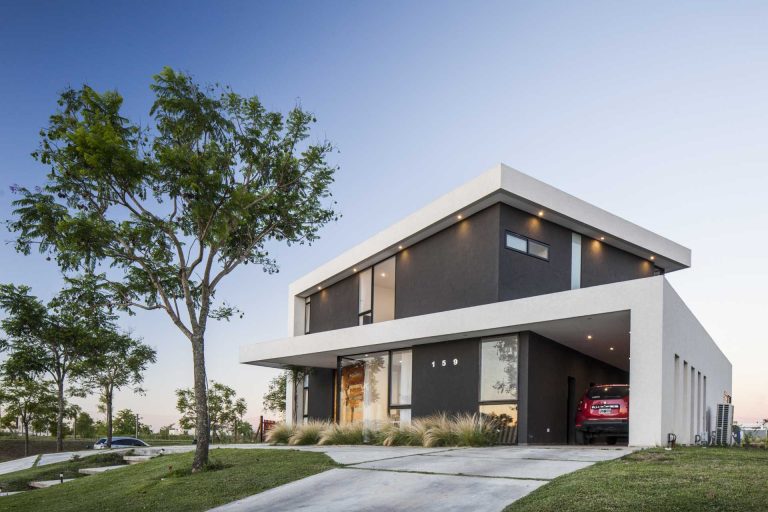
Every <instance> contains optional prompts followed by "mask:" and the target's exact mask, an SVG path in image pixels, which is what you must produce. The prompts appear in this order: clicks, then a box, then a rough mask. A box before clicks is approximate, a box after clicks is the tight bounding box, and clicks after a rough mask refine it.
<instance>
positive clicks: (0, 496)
mask: <svg viewBox="0 0 768 512" xmlns="http://www.w3.org/2000/svg"><path fill="white" fill-rule="evenodd" d="M22 492H24V491H10V492H0V498H2V497H3V496H13V495H14V494H20V493H22Z"/></svg>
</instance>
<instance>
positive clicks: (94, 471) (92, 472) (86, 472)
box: [78, 464, 128, 475]
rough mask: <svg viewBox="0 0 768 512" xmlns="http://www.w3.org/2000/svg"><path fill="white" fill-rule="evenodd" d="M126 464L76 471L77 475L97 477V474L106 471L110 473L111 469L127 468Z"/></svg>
mask: <svg viewBox="0 0 768 512" xmlns="http://www.w3.org/2000/svg"><path fill="white" fill-rule="evenodd" d="M127 467H128V464H121V465H120V466H102V467H100V468H84V469H81V470H80V471H78V473H80V474H83V475H98V474H99V473H106V472H107V471H112V470H113V469H120V468H127Z"/></svg>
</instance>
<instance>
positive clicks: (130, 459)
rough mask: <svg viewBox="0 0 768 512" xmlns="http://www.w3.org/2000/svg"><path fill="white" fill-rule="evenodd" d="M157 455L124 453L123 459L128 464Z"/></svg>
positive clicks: (140, 461)
mask: <svg viewBox="0 0 768 512" xmlns="http://www.w3.org/2000/svg"><path fill="white" fill-rule="evenodd" d="M155 457H156V455H123V460H124V461H125V462H127V463H128V464H141V463H142V462H147V461H148V460H150V459H153V458H155Z"/></svg>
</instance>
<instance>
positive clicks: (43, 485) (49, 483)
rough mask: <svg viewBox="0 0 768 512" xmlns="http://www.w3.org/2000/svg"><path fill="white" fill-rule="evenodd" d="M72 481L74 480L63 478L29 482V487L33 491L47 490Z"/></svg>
mask: <svg viewBox="0 0 768 512" xmlns="http://www.w3.org/2000/svg"><path fill="white" fill-rule="evenodd" d="M72 480H74V478H65V479H64V480H63V481H62V480H40V481H38V482H29V486H30V487H32V488H33V489H47V488H48V487H53V486H54V485H59V484H63V483H66V482H71V481H72Z"/></svg>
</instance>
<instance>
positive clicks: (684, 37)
mask: <svg viewBox="0 0 768 512" xmlns="http://www.w3.org/2000/svg"><path fill="white" fill-rule="evenodd" d="M15 4H16V5H12V4H11V2H3V3H2V5H1V6H0V218H2V219H7V218H8V217H9V215H10V201H11V200H12V196H11V194H10V193H9V186H10V185H11V184H14V183H19V184H24V185H35V184H39V183H41V181H42V178H43V174H44V169H43V168H42V167H41V166H40V165H38V164H37V163H35V162H34V161H33V160H32V159H31V158H30V156H29V153H30V152H31V151H33V150H34V149H35V148H36V145H37V142H38V131H39V129H40V128H41V127H43V126H44V125H45V124H46V122H47V117H48V116H49V115H50V114H51V113H52V112H53V110H54V108H55V99H56V97H57V94H58V93H59V92H60V91H61V90H62V89H63V88H64V87H65V86H67V85H73V86H79V85H80V84H82V83H84V82H85V83H88V84H90V85H91V86H93V87H95V88H97V89H105V88H117V89H118V90H119V91H120V92H121V93H122V94H123V95H124V96H125V100H126V101H125V107H126V113H127V114H128V115H129V116H130V117H132V118H133V119H136V120H141V121H143V122H147V120H148V110H149V106H150V104H151V101H152V96H151V94H150V91H149V87H148V86H149V83H150V80H151V76H152V75H153V74H154V73H156V72H158V71H159V70H160V69H161V68H162V67H163V66H166V65H168V66H172V67H175V68H178V69H182V70H185V71H188V72H191V73H193V74H194V75H195V76H196V77H197V78H198V79H199V80H200V81H203V82H214V81H219V82H224V83H229V84H230V85H232V86H233V88H234V89H235V90H237V91H239V92H241V93H243V94H257V95H258V96H259V97H260V98H261V99H262V101H263V102H264V103H265V104H266V105H267V106H268V107H269V108H272V109H276V110H282V111H285V110H287V109H289V108H291V107H292V106H293V105H294V104H296V102H297V101H300V102H301V104H302V105H303V106H304V107H305V108H307V109H309V110H311V111H313V112H314V113H315V114H316V116H317V118H318V120H319V123H318V125H317V130H316V132H315V134H316V137H318V138H325V137H327V138H328V139H330V140H332V141H333V142H334V143H335V144H336V145H337V146H338V148H339V150H340V152H339V153H338V154H335V155H334V156H333V160H334V163H337V164H338V165H339V166H340V167H341V170H340V172H339V173H338V175H337V181H336V184H335V185H334V193H335V196H336V198H337V200H338V201H339V206H340V209H341V211H342V213H343V215H344V216H343V218H342V219H341V220H340V221H339V222H338V223H336V224H334V225H331V226H328V227H327V228H326V229H324V230H323V232H322V239H321V240H320V241H319V242H318V243H316V244H315V245H314V246H312V247H294V248H290V249H279V250H277V251H276V254H277V255H278V257H279V262H280V265H281V272H280V273H279V274H277V275H273V276H269V275H267V274H264V273H262V272H260V271H258V270H256V269H254V268H250V267H246V268H242V269H240V270H239V271H238V272H236V273H235V275H234V278H233V279H230V280H229V282H227V283H226V284H225V285H224V286H223V288H222V290H221V295H220V296H221V297H225V296H226V297H228V298H230V299H231V301H232V302H233V303H235V304H237V305H239V306H240V308H241V309H242V310H243V311H244V312H245V313H246V315H245V318H244V319H242V320H235V321H232V322H231V323H222V324H214V325H213V326H212V327H211V329H210V330H209V333H208V347H207V358H208V375H209V377H210V378H211V379H213V380H218V381H221V382H224V383H226V384H229V385H232V386H234V387H235V388H236V389H237V390H238V392H239V393H240V394H242V395H243V396H245V397H246V399H247V400H248V403H249V405H250V410H249V414H248V417H249V419H251V420H253V419H254V418H257V417H258V415H259V414H260V412H261V396H262V394H263V393H264V391H265V390H266V385H267V382H268V380H269V379H270V378H271V377H272V376H274V375H275V374H276V372H275V370H269V369H263V368H255V367H246V366H241V365H239V364H238V362H237V351H238V346H239V345H240V344H243V343H248V342H252V341H256V340H261V339H270V338H276V337H282V336H285V335H287V323H288V322H287V307H286V303H287V300H286V293H287V287H288V283H290V282H291V281H292V280H294V279H296V278H297V277H299V276H301V275H303V274H304V273H306V272H308V271H310V270H311V269H312V268H314V267H316V266H317V265H319V264H321V263H323V262H325V261H327V260H328V259H330V258H331V257H333V256H335V255H337V254H338V253H340V252H341V251H343V250H344V249H347V248H349V247H351V246H353V245H355V244H356V243H358V242H360V241H362V240H364V239H366V238H368V237H369V236H370V235H373V234H375V233H376V232H378V231H379V230H381V229H383V228H385V227H387V226H388V225H390V224H392V223H393V222H395V221H397V220H399V219H400V218H402V217H404V216H406V215H407V214H409V213H411V212H412V211H414V210H416V209H418V208H419V207H421V206H423V205H424V204H426V203H427V202H429V201H431V200H432V199H435V198H437V197H439V196H440V195H442V194H443V193H445V192H448V191H450V190H451V189H453V188H455V187H456V186H458V185H460V184H462V183H463V182H465V181H468V180H469V179H471V178H472V177H474V176H476V175H477V174H479V173H481V172H482V171H484V170H486V169H487V168H489V167H490V166H492V165H493V164H495V163H497V162H500V161H502V162H504V163H506V164H508V165H511V166H512V167H515V168H517V169H519V170H521V171H523V172H526V173H528V174H531V175H532V176H534V177H536V178H538V179H541V180H543V181H545V182H547V183H550V184H552V185H554V186H556V187H558V188H561V189H563V190H565V191H567V192H569V193H571V194H574V195H576V196H578V197H581V198H582V199H585V200H587V201H589V202H592V203H594V204H596V205H598V206H600V207H602V208H605V209H607V210H609V211H611V212H613V213H616V214H618V215H620V216H622V217H624V218H626V219H628V220H631V221H633V222H636V223H638V224H641V225H642V226H644V227H646V228H648V229H651V230H652V231H655V232H658V233H660V234H662V235H664V236H666V237H668V238H671V239H672V240H675V241H677V242H679V243H681V244H683V245H686V246H687V247H690V248H691V249H692V251H693V267H692V268H691V269H689V270H685V271H681V272H676V273H674V274H671V275H669V276H668V278H669V281H670V282H671V283H672V285H673V286H674V287H675V288H676V290H677V291H678V293H679V294H680V295H681V296H682V297H683V299H684V300H686V302H687V303H688V305H689V306H690V308H691V309H692V310H693V312H694V313H695V314H696V315H697V316H698V318H699V319H700V321H701V322H702V323H703V324H704V326H705V327H706V328H707V329H708V331H709V332H710V334H711V335H712V336H713V337H714V338H715V340H716V341H717V342H718V344H719V345H720V347H721V348H722V349H723V351H724V352H725V354H726V355H727V356H728V357H729V358H730V360H731V362H732V363H733V370H734V390H733V392H734V400H735V404H736V416H737V419H740V420H744V421H753V420H755V419H758V418H763V417H767V416H768V403H767V400H766V399H767V397H768V391H766V390H767V389H768V379H767V378H766V370H765V361H768V343H766V341H767V340H766V329H765V318H766V316H765V315H766V314H767V313H768V310H766V290H768V265H767V264H766V254H768V194H766V190H768V174H767V173H766V164H768V138H767V137H766V135H768V132H767V131H766V123H767V122H768V121H767V120H768V93H767V92H766V91H768V31H766V26H768V5H766V4H765V3H764V2H738V3H737V4H736V3H725V2H693V3H687V2H656V3H654V2H635V3H632V4H630V3H629V2H609V1H606V2H564V3H562V4H561V3H558V2H510V1H505V2H446V1H439V2H437V1H435V2H427V1H421V2H405V1H399V2H397V1H392V2H352V1H349V2H332V1H327V2H312V3H309V2H307V3H301V2H292V1H279V2H277V1H275V2H209V3H202V2H193V1H190V0H186V1H180V2H137V1H130V2H128V1H124V2H77V1H74V0H72V1H69V2H35V1H25V2H15ZM10 239H11V235H10V234H8V233H6V234H5V235H2V240H3V241H7V240H10ZM0 282H15V283H26V284H29V285H31V286H32V287H33V290H34V292H36V293H37V294H39V295H41V296H44V297H50V296H51V295H52V294H53V293H55V292H56V291H57V290H58V288H59V286H60V284H61V282H60V278H59V276H58V272H57V270H56V268H55V266H54V265H53V264H52V263H50V262H46V261H45V260H44V259H43V258H42V257H39V256H29V257H23V256H20V255H17V254H15V253H14V252H13V250H12V248H11V247H10V246H9V245H7V244H4V245H2V246H0ZM123 325H124V327H126V328H131V329H133V330H134V331H135V332H136V333H137V334H139V335H141V336H143V338H144V340H145V341H146V342H147V343H149V344H150V345H152V346H154V347H156V349H157V350H158V356H159V359H158V362H157V364H156V365H154V366H153V367H152V368H151V369H150V370H149V371H148V372H147V375H146V388H147V390H148V393H147V395H146V396H145V397H136V396H133V394H132V393H130V392H123V393H120V394H118V396H117V398H116V403H115V406H116V408H118V409H122V408H131V409H134V410H135V411H138V412H139V413H140V414H141V415H142V417H144V418H146V419H147V420H148V421H149V422H150V423H151V424H152V425H153V426H154V427H155V428H158V427H160V426H161V425H164V424H169V423H173V422H176V420H177V417H178V415H177V413H176V411H175V399H174V394H173V391H174V389H175V388H177V387H182V386H184V387H187V386H191V385H192V377H191V375H192V374H191V367H192V365H191V350H190V348H189V346H188V343H187V342H186V340H185V339H184V338H183V337H182V335H181V334H180V333H179V332H178V331H177V330H176V328H175V327H174V326H173V325H172V324H171V323H170V321H169V320H168V319H167V318H166V317H165V316H164V315H163V313H161V312H151V313H144V314H139V315H138V316H136V317H132V318H129V319H127V320H126V321H125V322H124V324H123ZM84 403H85V404H86V405H87V408H88V409H89V410H90V411H91V412H94V413H95V400H93V399H91V400H89V401H86V402H84Z"/></svg>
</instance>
